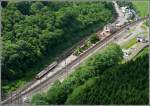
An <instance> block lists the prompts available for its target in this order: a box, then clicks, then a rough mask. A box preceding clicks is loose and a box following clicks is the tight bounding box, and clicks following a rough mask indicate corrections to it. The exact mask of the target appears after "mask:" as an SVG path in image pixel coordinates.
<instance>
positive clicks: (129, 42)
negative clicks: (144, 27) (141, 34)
mask: <svg viewBox="0 0 150 106" xmlns="http://www.w3.org/2000/svg"><path fill="white" fill-rule="evenodd" d="M136 43H137V41H136V38H135V37H134V38H132V39H131V40H130V41H128V42H126V43H125V44H123V45H122V46H121V47H122V48H124V49H128V48H130V47H131V46H133V45H134V44H136Z"/></svg>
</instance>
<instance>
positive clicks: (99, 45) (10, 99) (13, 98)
mask: <svg viewBox="0 0 150 106" xmlns="http://www.w3.org/2000/svg"><path fill="white" fill-rule="evenodd" d="M148 18H149V17H144V18H142V19H139V20H137V21H134V22H131V23H128V24H126V25H124V26H122V27H121V28H120V29H118V30H117V31H116V32H115V33H114V34H111V35H110V36H108V37H106V38H105V39H103V40H102V41H99V42H98V43H96V45H94V46H93V47H92V48H89V49H88V50H86V52H84V53H83V54H81V55H79V56H78V58H77V59H75V60H73V61H72V62H71V63H69V64H68V65H67V66H66V67H64V68H63V69H61V70H59V71H58V72H57V73H55V74H54V75H53V76H51V77H49V78H47V79H46V80H44V81H43V82H42V83H40V84H38V85H36V86H34V87H33V88H31V89H29V87H30V86H31V85H32V84H34V83H35V82H36V79H34V80H33V81H32V82H30V83H28V84H27V85H26V86H25V87H24V88H22V89H20V90H19V91H17V93H15V94H13V95H10V96H9V97H8V98H7V99H6V100H4V101H2V105H5V104H10V103H12V102H13V101H17V99H19V98H21V97H22V96H24V95H26V94H29V93H31V92H33V91H38V90H40V89H41V88H44V86H46V84H49V83H52V82H54V81H55V80H57V79H58V78H59V77H60V75H62V74H64V73H65V71H64V70H65V69H66V68H67V70H70V69H72V67H74V66H76V65H77V64H78V62H79V60H82V59H84V58H85V57H87V56H88V55H89V54H90V53H92V52H93V51H94V50H96V49H98V48H103V47H105V45H104V44H107V43H109V42H108V41H109V40H111V39H112V38H113V37H114V36H115V35H117V34H118V33H120V32H121V31H123V30H124V29H125V28H126V27H129V26H133V25H135V24H136V23H138V22H141V21H143V20H146V19H148Z"/></svg>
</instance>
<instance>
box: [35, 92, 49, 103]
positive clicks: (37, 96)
mask: <svg viewBox="0 0 150 106" xmlns="http://www.w3.org/2000/svg"><path fill="white" fill-rule="evenodd" d="M43 95H44V94H36V95H35V96H33V98H32V102H33V103H34V104H39V105H43V104H45V105H48V102H47V101H46V99H45V97H44V96H43ZM37 100H38V101H37Z"/></svg>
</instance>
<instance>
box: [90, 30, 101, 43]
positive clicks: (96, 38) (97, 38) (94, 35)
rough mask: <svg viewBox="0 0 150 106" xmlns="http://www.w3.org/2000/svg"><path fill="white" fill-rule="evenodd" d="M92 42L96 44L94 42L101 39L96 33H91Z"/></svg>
mask: <svg viewBox="0 0 150 106" xmlns="http://www.w3.org/2000/svg"><path fill="white" fill-rule="evenodd" d="M89 40H90V42H91V43H92V44H94V43H96V42H97V41H99V37H98V36H97V35H96V34H95V33H94V34H92V35H91V37H90V39H89Z"/></svg>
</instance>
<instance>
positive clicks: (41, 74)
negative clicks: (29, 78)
mask: <svg viewBox="0 0 150 106" xmlns="http://www.w3.org/2000/svg"><path fill="white" fill-rule="evenodd" d="M57 65H58V63H57V61H55V62H53V63H52V64H50V65H49V66H48V67H47V68H45V69H44V70H43V71H41V72H40V73H38V74H37V75H36V77H35V78H36V79H40V78H42V77H43V76H44V75H45V74H47V73H48V72H49V71H51V70H52V69H54V68H55V67H56V66H57Z"/></svg>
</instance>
